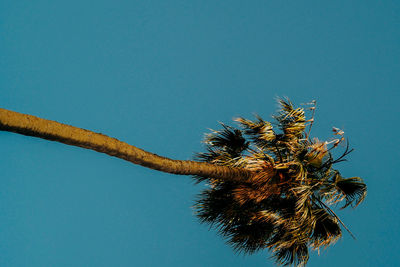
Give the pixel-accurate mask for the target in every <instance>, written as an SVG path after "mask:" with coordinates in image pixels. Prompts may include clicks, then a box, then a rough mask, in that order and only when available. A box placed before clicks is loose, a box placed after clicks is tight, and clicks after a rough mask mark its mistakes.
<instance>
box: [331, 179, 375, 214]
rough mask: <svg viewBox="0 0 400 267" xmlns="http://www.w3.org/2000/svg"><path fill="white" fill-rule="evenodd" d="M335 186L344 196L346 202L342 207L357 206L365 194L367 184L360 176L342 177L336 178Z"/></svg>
mask: <svg viewBox="0 0 400 267" xmlns="http://www.w3.org/2000/svg"><path fill="white" fill-rule="evenodd" d="M335 185H336V188H337V189H338V191H339V192H340V193H341V194H342V195H343V196H344V198H345V200H346V203H345V204H344V206H343V207H342V209H344V208H346V207H348V206H349V205H351V206H352V207H357V206H358V205H359V204H360V203H361V202H362V201H363V200H364V199H365V197H366V196H367V186H366V185H365V183H364V181H363V180H362V179H361V178H360V177H351V178H347V179H345V178H342V177H340V176H339V177H338V178H337V180H336V183H335Z"/></svg>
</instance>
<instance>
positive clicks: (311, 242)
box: [195, 99, 367, 266]
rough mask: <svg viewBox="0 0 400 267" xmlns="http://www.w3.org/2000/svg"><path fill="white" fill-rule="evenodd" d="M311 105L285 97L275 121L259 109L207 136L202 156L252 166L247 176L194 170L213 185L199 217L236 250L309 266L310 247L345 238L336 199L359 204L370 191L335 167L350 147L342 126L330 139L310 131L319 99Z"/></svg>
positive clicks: (198, 210)
mask: <svg viewBox="0 0 400 267" xmlns="http://www.w3.org/2000/svg"><path fill="white" fill-rule="evenodd" d="M309 104H310V107H309V109H310V110H312V118H311V119H309V120H307V119H306V116H305V111H304V109H303V108H295V107H294V106H293V104H292V103H291V102H290V100H289V99H279V105H280V110H279V112H278V114H277V115H275V116H274V119H275V120H276V122H275V124H272V123H270V122H267V121H265V120H263V119H262V118H261V117H259V116H256V120H255V121H252V120H248V119H244V118H237V119H236V121H237V122H238V123H239V125H240V128H235V127H231V126H227V125H224V124H222V127H223V129H222V130H220V131H213V132H212V133H210V134H208V135H207V136H206V138H205V143H206V146H207V152H205V153H199V154H197V156H196V157H197V159H198V160H200V161H204V162H208V163H212V164H215V165H221V166H229V167H236V168H243V169H246V170H249V171H251V172H252V173H254V175H252V176H251V177H249V178H248V179H246V180H245V181H240V179H238V180H235V181H229V180H221V179H215V178H212V177H200V176H195V179H196V181H198V182H201V181H207V182H208V184H209V185H210V188H208V189H206V190H205V191H203V192H202V193H201V194H200V196H199V199H198V200H197V202H196V205H195V209H196V213H197V216H198V217H199V219H200V220H201V221H202V222H204V223H208V224H210V225H211V226H213V227H215V228H216V229H217V230H218V231H219V233H220V234H221V235H222V236H223V237H225V238H226V239H227V240H228V243H229V244H231V245H232V246H233V248H234V249H235V250H236V251H238V252H244V253H253V252H255V251H258V250H261V249H264V248H266V249H269V250H270V251H271V252H272V255H273V257H274V258H275V260H276V262H277V263H278V264H284V265H291V264H294V265H299V266H301V265H304V264H306V262H307V260H308V257H309V248H312V249H320V248H321V247H327V246H328V245H331V244H333V243H334V242H335V241H336V240H338V239H339V238H340V237H341V235H342V230H341V226H342V227H343V228H345V229H346V230H348V229H347V228H346V226H345V225H344V224H343V223H342V221H341V220H340V219H339V217H338V216H337V215H336V214H335V213H334V212H333V210H332V209H331V208H330V206H331V205H333V204H336V203H338V202H341V201H344V205H343V206H342V208H346V207H348V206H353V207H356V206H357V205H359V204H360V203H361V202H362V201H363V200H364V198H365V196H366V192H367V190H366V185H365V184H364V182H363V180H362V179H361V178H359V177H351V178H343V177H342V176H341V174H340V172H339V171H338V170H336V169H333V165H334V164H336V163H338V162H341V161H344V160H345V157H346V156H347V155H348V154H349V153H350V152H351V151H352V149H349V145H348V142H347V141H345V139H344V137H343V134H344V133H343V131H341V130H340V129H337V128H333V132H334V135H335V138H334V139H333V140H331V141H330V142H327V141H325V142H323V141H319V140H318V139H316V138H314V139H311V138H310V136H309V134H310V130H311V127H312V123H313V117H314V112H315V106H316V103H315V101H313V102H312V103H309ZM307 126H308V127H307ZM307 128H308V132H307ZM341 143H345V144H346V147H345V151H344V152H343V154H342V155H341V156H340V157H338V158H336V159H334V157H333V156H332V154H331V151H332V149H334V148H336V147H338V145H339V144H341Z"/></svg>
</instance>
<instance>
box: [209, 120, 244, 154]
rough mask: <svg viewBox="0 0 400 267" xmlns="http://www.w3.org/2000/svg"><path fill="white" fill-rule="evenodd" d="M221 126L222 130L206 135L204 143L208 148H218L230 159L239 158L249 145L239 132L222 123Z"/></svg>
mask: <svg viewBox="0 0 400 267" xmlns="http://www.w3.org/2000/svg"><path fill="white" fill-rule="evenodd" d="M221 125H222V127H223V128H224V129H223V130H220V131H213V132H212V133H210V134H207V136H206V138H205V141H204V142H205V143H206V144H208V145H209V146H210V147H218V148H220V149H221V150H223V151H225V152H226V153H228V154H229V155H230V156H231V157H232V158H235V157H238V156H240V155H241V153H242V152H243V151H244V150H246V149H247V147H248V144H249V143H248V142H247V141H246V139H245V138H243V136H242V132H241V131H240V130H238V129H235V128H233V127H231V126H227V125H225V124H223V123H221Z"/></svg>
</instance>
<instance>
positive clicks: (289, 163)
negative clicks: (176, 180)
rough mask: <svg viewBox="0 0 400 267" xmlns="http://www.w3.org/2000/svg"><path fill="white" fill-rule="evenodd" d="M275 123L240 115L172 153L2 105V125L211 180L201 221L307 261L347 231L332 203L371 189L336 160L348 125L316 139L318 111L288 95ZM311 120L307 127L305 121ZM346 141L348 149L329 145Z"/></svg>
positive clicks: (245, 247) (252, 246) (243, 248)
mask: <svg viewBox="0 0 400 267" xmlns="http://www.w3.org/2000/svg"><path fill="white" fill-rule="evenodd" d="M279 104H280V110H279V112H278V114H277V115H276V116H274V118H275V120H276V122H275V124H274V125H273V124H272V123H270V122H267V121H265V120H263V119H262V118H261V117H259V116H256V120H255V121H252V120H248V119H244V118H238V119H236V121H237V122H238V123H239V126H240V128H235V127H232V126H227V125H224V124H222V127H223V129H222V130H220V131H213V132H212V133H210V134H208V135H207V136H206V138H205V143H206V146H207V152H205V153H199V154H197V156H196V159H197V161H187V160H186V161H181V160H172V159H168V158H165V157H161V156H158V155H156V154H153V153H149V152H146V151H144V150H142V149H139V148H136V147H134V146H131V145H129V144H127V143H124V142H121V141H119V140H117V139H115V138H111V137H108V136H105V135H103V134H100V133H94V132H91V131H88V130H84V129H80V128H76V127H73V126H69V125H65V124H61V123H58V122H55V121H49V120H45V119H41V118H38V117H34V116H31V115H26V114H21V113H17V112H13V111H9V110H5V109H0V130H4V131H11V132H16V133H19V134H24V135H29V136H34V137H40V138H44V139H47V140H52V141H58V142H61V143H64V144H68V145H74V146H79V147H83V148H87V149H92V150H95V151H98V152H102V153H106V154H108V155H111V156H115V157H118V158H121V159H124V160H127V161H130V162H132V163H135V164H139V165H142V166H145V167H148V168H151V169H154V170H159V171H163V172H168V173H174V174H181V175H192V176H193V177H194V178H195V180H196V181H197V182H203V181H206V182H207V183H208V184H209V186H210V187H209V188H208V189H206V190H204V191H203V192H202V193H201V194H200V195H199V198H198V200H197V201H196V204H195V210H196V213H197V216H198V217H199V219H200V220H201V222H204V223H208V224H210V225H211V226H213V227H214V228H216V229H217V230H218V231H219V233H220V234H221V235H222V236H223V237H224V238H226V239H227V241H228V243H229V244H231V245H232V246H233V248H234V249H235V250H236V251H237V252H243V253H254V252H256V251H258V250H262V249H269V250H270V251H271V252H272V255H273V257H274V258H275V261H276V263H278V264H284V265H291V264H295V265H299V266H301V265H305V264H306V263H307V260H308V257H309V248H312V249H318V250H319V249H320V248H324V247H327V246H329V245H331V244H333V243H334V242H335V241H336V240H338V239H339V238H340V237H341V235H342V230H341V227H343V228H344V229H346V230H348V229H347V227H346V226H345V225H344V224H343V223H342V221H341V220H340V219H339V217H338V216H337V215H336V214H335V212H334V211H333V210H332V208H331V206H332V205H333V204H336V203H338V202H341V201H345V204H344V205H343V206H342V208H346V207H348V206H353V207H356V206H357V205H359V204H360V203H361V202H362V201H363V200H364V198H365V196H366V192H367V191H366V185H365V184H364V182H363V181H362V179H361V178H359V177H351V178H343V177H342V176H341V174H340V172H339V171H337V170H336V169H333V165H335V164H336V163H339V162H341V161H344V160H345V157H346V156H347V155H348V154H349V153H350V152H351V151H352V149H350V148H349V144H348V141H345V139H344V137H343V134H344V133H343V131H341V130H340V129H337V128H334V129H333V131H334V134H335V136H336V138H335V139H333V140H331V141H330V142H327V141H325V142H322V141H319V140H318V139H316V138H315V139H311V138H310V131H311V127H312V124H313V118H314V112H315V101H314V102H312V103H311V107H310V109H311V110H312V118H311V119H310V120H307V119H306V116H305V111H304V109H303V108H295V107H294V106H293V104H292V103H291V102H290V101H289V100H288V99H285V100H284V99H280V100H279ZM307 126H308V131H307V132H306V128H307ZM341 143H345V144H346V148H345V150H344V152H343V154H342V155H341V156H340V157H338V158H336V159H334V157H333V156H332V153H331V151H332V150H333V149H334V148H337V147H338V146H339V144H341Z"/></svg>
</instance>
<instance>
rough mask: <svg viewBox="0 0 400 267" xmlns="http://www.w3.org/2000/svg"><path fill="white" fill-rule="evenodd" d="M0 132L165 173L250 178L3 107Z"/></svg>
mask: <svg viewBox="0 0 400 267" xmlns="http://www.w3.org/2000/svg"><path fill="white" fill-rule="evenodd" d="M0 130H2V131H10V132H15V133H18V134H23V135H28V136H34V137H39V138H43V139H47V140H51V141H57V142H60V143H64V144H67V145H72V146H78V147H82V148H87V149H91V150H95V151H97V152H101V153H105V154H108V155H110V156H114V157H117V158H121V159H124V160H127V161H130V162H132V163H134V164H139V165H141V166H144V167H147V168H150V169H153V170H158V171H162V172H167V173H173V174H180V175H198V176H203V177H213V178H217V179H224V180H238V181H243V180H244V179H246V178H248V177H250V175H251V172H250V171H248V170H244V169H240V168H231V167H226V166H217V165H213V164H209V163H205V162H196V161H189V160H173V159H169V158H165V157H161V156H158V155H156V154H153V153H150V152H147V151H144V150H142V149H140V148H137V147H134V146H132V145H129V144H127V143H125V142H122V141H119V140H117V139H115V138H112V137H109V136H106V135H104V134H101V133H95V132H92V131H89V130H85V129H81V128H77V127H74V126H70V125H66V124H63V123H59V122H56V121H51V120H46V119H41V118H38V117H35V116H32V115H27V114H22V113H18V112H14V111H10V110H6V109H2V108H0Z"/></svg>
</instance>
